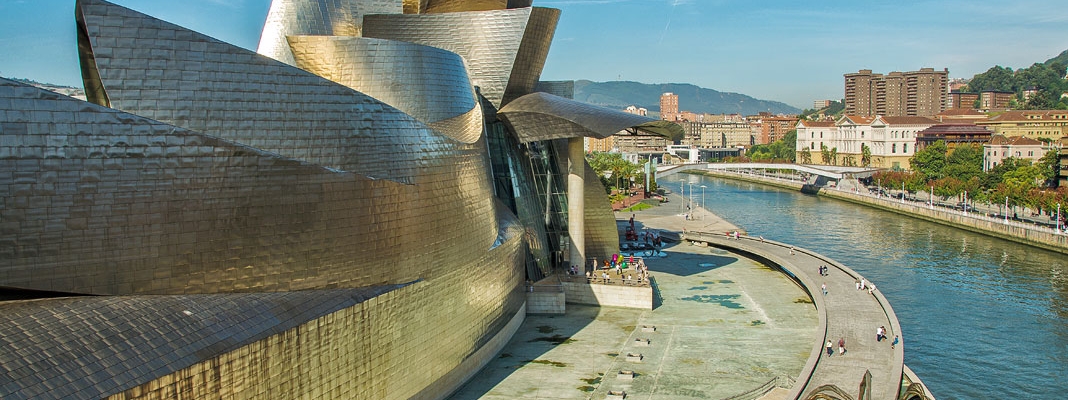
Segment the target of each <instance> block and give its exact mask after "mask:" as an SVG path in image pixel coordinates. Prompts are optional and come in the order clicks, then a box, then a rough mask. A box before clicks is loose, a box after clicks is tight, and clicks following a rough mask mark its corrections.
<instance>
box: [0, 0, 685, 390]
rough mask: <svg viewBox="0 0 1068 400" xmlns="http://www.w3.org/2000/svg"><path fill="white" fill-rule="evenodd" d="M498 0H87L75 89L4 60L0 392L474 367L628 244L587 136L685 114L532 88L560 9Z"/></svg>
mask: <svg viewBox="0 0 1068 400" xmlns="http://www.w3.org/2000/svg"><path fill="white" fill-rule="evenodd" d="M415 3H417V4H415ZM498 3H499V4H496V6H494V7H492V8H493V9H489V10H487V9H485V7H487V4H477V5H475V4H469V3H466V2H449V1H434V0H430V1H423V2H421V3H420V2H414V3H413V2H407V1H402V0H396V1H363V0H338V1H334V2H331V7H324V8H320V7H318V6H319V5H320V4H319V2H318V1H316V0H276V1H274V2H272V4H271V7H270V11H269V13H268V17H267V21H266V23H265V26H264V31H263V35H262V37H261V46H260V49H259V52H258V53H255V52H251V51H248V50H245V49H242V48H239V47H237V46H233V45H231V44H228V43H225V42H221V41H218V40H215V39H212V38H210V37H207V36H205V35H202V34H199V33H197V32H193V31H190V30H188V29H185V28H182V27H180V26H177V25H174V24H170V23H167V22H165V21H161V20H158V19H155V18H152V17H150V16H147V15H144V14H141V13H138V12H136V11H133V10H130V9H127V8H125V7H121V6H118V5H115V4H112V3H109V2H107V1H103V0H77V2H76V3H75V21H72V25H73V26H76V35H77V40H78V43H79V46H78V47H77V49H72V51H78V56H79V59H80V66H81V68H82V77H83V84H84V86H85V94H86V99H87V100H88V102H86V101H81V100H76V99H72V98H69V97H66V96H61V95H58V94H54V93H51V92H46V91H44V90H41V89H37V88H33V87H30V86H27V85H24V84H21V83H18V82H14V81H10V80H6V79H0V104H5V105H6V106H5V107H0V121H4V124H3V128H2V129H0V154H2V155H3V157H0V198H3V199H4V201H5V204H6V206H5V208H4V210H3V211H4V224H5V225H4V229H0V332H4V333H3V335H0V341H2V342H3V343H4V348H5V350H7V351H3V352H0V366H2V369H3V370H4V371H5V373H4V374H3V376H4V379H3V380H2V382H0V398H5V399H7V398H38V397H42V396H46V397H50V398H72V399H73V398H78V399H86V398H114V399H135V398H147V399H157V398H367V399H408V398H442V397H444V396H446V395H448V393H451V392H452V391H454V390H455V389H456V388H458V387H459V386H460V385H462V384H463V383H464V382H465V381H466V380H467V379H469V378H470V377H471V376H472V375H473V374H474V373H476V372H477V371H478V370H479V369H480V368H481V367H482V366H484V365H485V364H486V363H487V362H488V361H489V360H490V359H492V358H494V357H495V356H496V354H497V352H498V351H500V349H501V348H502V347H503V346H504V345H505V343H507V342H508V341H509V340H510V338H511V337H512V335H513V334H514V333H515V332H516V330H517V329H519V326H520V325H521V324H522V322H523V320H524V318H525V314H526V308H527V304H526V296H525V294H524V290H523V288H524V282H528V281H535V280H539V279H542V278H543V277H545V276H547V275H549V274H552V273H553V272H554V270H555V269H557V268H566V267H569V266H570V265H571V264H572V263H574V264H576V265H586V263H587V261H588V260H587V258H586V257H587V256H590V257H599V258H603V257H606V256H608V255H609V254H614V253H615V252H617V251H618V249H619V241H618V231H617V230H616V223H615V219H614V216H613V214H612V212H611V209H610V207H609V205H608V202H607V197H606V195H605V188H604V187H603V186H601V184H600V182H599V180H598V179H596V178H593V177H592V175H591V174H592V172H587V171H590V167H589V165H588V164H587V163H585V162H584V160H583V159H582V154H583V152H582V148H581V146H582V142H583V141H582V138H584V137H596V138H603V137H607V136H609V135H612V134H614V133H616V132H619V131H621V130H627V131H628V132H630V133H631V134H644V135H664V136H666V137H667V138H670V139H676V138H679V137H681V134H682V129H681V128H680V127H678V126H677V125H675V124H673V123H667V122H664V121H659V120H655V119H652V118H649V117H643V116H639V115H633V114H627V113H623V112H619V111H613V110H608V109H604V108H599V107H594V106H590V105H587V104H583V103H579V102H576V101H574V100H570V99H568V98H567V97H562V96H558V95H554V94H550V93H546V92H538V91H536V90H535V88H536V87H546V88H548V89H546V90H550V91H553V92H555V93H557V94H566V93H564V92H565V91H566V88H567V87H569V86H570V85H568V84H566V83H561V84H549V85H544V86H543V85H538V82H539V77H540V74H541V66H542V65H543V64H544V61H545V57H546V55H547V53H548V47H549V43H550V41H551V38H552V36H553V32H554V30H555V26H556V21H557V20H558V18H559V11H558V10H553V9H548V8H532V7H516V8H508V7H507V6H506V4H504V3H505V2H498ZM518 3H522V2H518ZM527 5H529V2H527ZM470 7H476V8H477V9H473V8H470ZM413 10H414V12H413V13H410V14H404V12H405V11H409V12H412V11H413ZM428 10H434V11H439V12H440V11H448V12H442V13H434V14H423V13H420V12H423V11H428ZM453 11H463V12H453ZM335 35H343V36H335ZM505 55H511V56H505ZM377 71H391V73H390V74H388V75H384V74H379V73H376V72H377ZM327 77H329V78H327ZM476 87H477V89H476ZM571 87H573V86H571ZM561 165H574V166H578V167H576V168H566V169H564V168H562V167H561ZM590 178H593V179H590ZM553 182H555V184H553ZM587 198H589V199H590V201H587V200H586V199H587ZM11 222H14V223H15V225H17V226H12V225H10V223H11ZM583 227H584V228H583Z"/></svg>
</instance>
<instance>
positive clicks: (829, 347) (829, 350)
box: [827, 339, 834, 357]
mask: <svg viewBox="0 0 1068 400" xmlns="http://www.w3.org/2000/svg"><path fill="white" fill-rule="evenodd" d="M833 355H834V345H833V344H831V339H827V356H828V357H830V356H833Z"/></svg>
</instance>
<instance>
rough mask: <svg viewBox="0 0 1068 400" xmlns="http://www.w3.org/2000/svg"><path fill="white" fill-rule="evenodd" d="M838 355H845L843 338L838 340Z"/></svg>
mask: <svg viewBox="0 0 1068 400" xmlns="http://www.w3.org/2000/svg"><path fill="white" fill-rule="evenodd" d="M838 355H840V356H841V355H845V338H844V337H843V338H838Z"/></svg>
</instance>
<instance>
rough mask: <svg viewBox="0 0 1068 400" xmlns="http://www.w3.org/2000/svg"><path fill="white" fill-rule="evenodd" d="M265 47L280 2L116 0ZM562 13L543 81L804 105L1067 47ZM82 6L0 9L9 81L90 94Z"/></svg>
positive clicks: (839, 17)
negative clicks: (81, 61) (872, 76)
mask: <svg viewBox="0 0 1068 400" xmlns="http://www.w3.org/2000/svg"><path fill="white" fill-rule="evenodd" d="M115 3H117V4H121V5H123V6H126V7H130V8H133V9H135V10H138V11H141V12H144V13H146V14H149V15H152V16H155V17H157V18H161V19H163V20H167V21H169V22H173V23H176V24H178V25H182V26H185V27H187V28H190V29H193V30H196V31H199V32H202V33H205V34H208V35H210V36H213V37H215V38H217V39H220V40H224V41H227V42H230V43H233V44H235V45H238V46H241V47H244V48H248V49H255V47H256V44H257V42H258V40H259V34H260V29H261V27H262V25H263V21H264V19H265V18H266V15H267V8H268V6H269V3H270V0H181V1H163V0H117V1H115ZM534 4H535V5H536V6H543V7H553V8H559V9H561V10H562V11H563V13H562V15H561V17H560V23H559V26H558V27H557V31H556V37H555V39H554V41H553V45H552V49H551V51H550V53H549V59H548V61H547V63H546V66H545V71H544V73H543V75H542V79H545V80H566V79H590V80H594V81H608V80H631V81H638V82H644V83H693V84H696V85H699V86H702V87H707V88H711V89H716V90H720V91H728V92H737V93H744V94H747V95H750V96H753V97H756V98H759V99H767V100H778V101H782V102H785V103H787V104H790V105H793V106H796V107H801V108H807V107H811V105H812V100H816V99H839V98H841V97H842V91H843V88H842V82H843V78H842V74H844V73H848V72H855V71H857V70H859V69H872V70H875V71H876V72H883V73H885V72H890V71H912V70H917V69H919V68H922V67H932V68H936V69H942V68H949V72H950V77H961V78H970V77H971V76H972V75H974V74H976V73H979V72H983V71H986V70H987V69H988V68H990V67H992V66H994V65H1002V66H1009V67H1012V68H1022V67H1027V66H1029V65H1031V64H1032V63H1034V62H1040V61H1045V60H1046V59H1048V58H1050V57H1053V56H1056V55H1057V54H1059V53H1060V52H1061V51H1064V50H1065V49H1068V7H1065V3H1064V1H1063V0H1012V1H1002V2H993V1H983V0H970V1H962V0H939V1H915V0H899V1H895V2H868V1H839V0H830V1H819V2H810V1H797V0H794V1H788V0H765V1H752V0H541V1H539V0H535V1H534ZM74 30H75V26H74V0H0V75H2V76H4V77H15V78H29V79H33V80H37V81H43V82H51V83H59V84H66V85H71V86H80V85H81V83H80V77H79V72H78V61H77V53H76V45H75V33H74Z"/></svg>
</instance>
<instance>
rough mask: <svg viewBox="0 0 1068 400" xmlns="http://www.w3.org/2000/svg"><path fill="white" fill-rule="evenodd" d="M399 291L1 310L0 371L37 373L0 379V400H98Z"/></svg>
mask: <svg viewBox="0 0 1068 400" xmlns="http://www.w3.org/2000/svg"><path fill="white" fill-rule="evenodd" d="M398 287H400V286H398V285H394V286H384V287H374V288H366V289H336V290H310V291H296V292H287V293H240V294H202V295H186V296H104V297H93V296H90V297H70V298H62V299H49V300H39V301H15V302H6V303H3V302H0V313H2V314H3V316H4V319H3V320H2V321H0V333H2V334H0V348H3V349H5V351H3V352H0V361H2V367H0V370H3V371H5V372H11V371H34V372H35V373H34V374H24V373H15V374H10V373H5V374H4V376H5V382H4V385H0V397H3V398H5V399H6V398H17V397H21V396H17V395H20V394H27V393H41V394H42V395H43V394H45V393H47V397H49V398H57V399H59V398H95V399H99V398H104V397H107V396H108V395H111V394H114V393H119V392H122V391H124V390H126V389H129V388H132V387H134V386H137V385H140V384H142V383H144V382H149V381H152V380H155V379H159V378H161V377H164V376H167V375H169V374H172V373H174V372H177V371H179V370H181V369H182V368H186V367H188V366H190V365H193V364H194V363H195V362H197V361H202V360H204V359H207V358H209V357H206V356H207V355H216V354H222V353H226V352H231V351H234V350H237V349H239V348H241V347H243V346H246V345H248V344H251V343H254V342H257V341H260V340H263V339H266V338H268V337H269V336H271V335H276V334H279V333H282V332H285V331H287V330H290V329H293V328H295V327H297V326H299V325H301V324H304V323H307V322H308V321H310V320H313V319H315V318H319V317H322V316H324V315H328V314H332V313H335V312H338V311H340V310H342V309H345V308H349V307H352V306H353V305H356V304H359V303H362V302H364V301H366V300H367V299H370V298H373V297H376V296H379V295H381V294H383V293H386V292H389V291H391V290H395V289H397V288H398ZM223 321H225V322H223ZM221 322H222V323H221ZM238 327H239V328H238ZM119 338H128V339H127V340H122V339H119ZM160 349H166V351H161V350H160ZM115 371H122V373H115ZM46 376H55V377H62V379H63V380H65V381H66V382H65V383H64V384H61V385H57V384H55V383H56V382H55V381H52V380H48V379H44V377H46ZM13 388H19V390H18V391H14V390H12V389H13Z"/></svg>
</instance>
